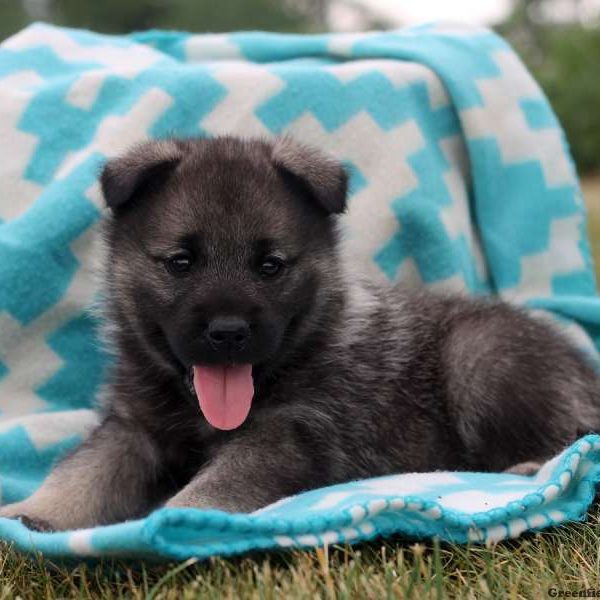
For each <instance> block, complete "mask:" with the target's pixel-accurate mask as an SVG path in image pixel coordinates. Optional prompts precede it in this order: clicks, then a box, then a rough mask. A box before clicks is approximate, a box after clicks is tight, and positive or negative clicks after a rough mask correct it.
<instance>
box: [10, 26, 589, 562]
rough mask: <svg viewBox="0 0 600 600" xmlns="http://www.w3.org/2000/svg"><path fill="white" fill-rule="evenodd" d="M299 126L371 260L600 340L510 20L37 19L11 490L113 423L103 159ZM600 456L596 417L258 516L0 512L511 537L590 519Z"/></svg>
mask: <svg viewBox="0 0 600 600" xmlns="http://www.w3.org/2000/svg"><path fill="white" fill-rule="evenodd" d="M282 132H289V133H291V134H293V135H295V136H296V137H298V138H299V139H300V140H301V141H304V142H307V143H309V144H315V145H317V146H319V147H321V148H323V149H325V150H328V151H330V152H332V153H333V154H335V155H337V156H338V157H339V158H340V159H342V160H343V161H344V162H345V163H346V164H347V166H348V169H349V170H350V172H351V175H352V177H351V196H350V200H349V204H350V210H349V214H348V215H347V217H346V218H345V222H344V230H345V233H346V235H345V244H346V256H347V260H349V261H350V262H351V266H352V268H353V269H355V270H361V271H367V272H369V273H370V274H371V275H372V276H373V277H380V278H382V279H384V280H389V281H393V280H397V279H402V280H403V281H405V282H406V284H407V285H415V286H416V285H428V286H433V287H447V288H453V289H461V290H464V291H465V292H468V293H492V294H498V295H500V296H502V297H504V298H506V299H507V300H510V301H513V302H519V303H524V304H526V305H528V306H530V307H531V308H532V309H533V310H536V311H538V312H539V314H540V315H543V316H544V318H549V319H553V320H554V321H556V323H557V324H559V325H557V326H561V327H563V328H564V330H565V331H566V332H567V333H568V334H570V335H573V337H574V339H576V340H577V343H578V344H580V345H581V346H582V347H584V348H586V350H587V351H589V352H590V354H591V355H593V356H595V355H596V352H597V346H598V343H600V338H599V335H600V301H599V300H598V298H597V297H596V286H595V281H594V276H593V270H592V264H591V259H590V253H589V248H588V242H587V239H586V229H585V214H584V207H583V203H582V198H581V195H580V191H579V188H578V184H577V179H576V176H575V173H574V169H573V165H572V162H571V159H570V156H569V152H568V149H567V146H566V143H565V139H564V136H563V134H562V131H561V129H560V126H559V124H558V123H557V121H556V118H555V116H554V114H553V112H552V110H551V109H550V107H549V106H548V103H547V101H546V99H545V98H544V96H543V94H542V92H541V91H540V89H539V88H538V86H537V85H536V84H535V82H534V81H533V80H532V79H531V77H530V75H529V74H528V73H527V71H526V70H525V68H524V67H523V65H522V64H521V63H520V61H519V59H518V58H517V57H516V56H515V54H514V53H513V52H512V51H511V49H510V48H509V47H508V46H507V45H506V44H505V43H504V42H503V41H502V40H501V39H499V38H498V37H496V36H495V35H494V34H492V33H491V32H489V31H485V30H478V29H469V28H463V27H457V26H445V25H427V26H423V27H418V28H411V29H404V30H401V31H394V32H389V33H365V34H352V35H323V36H291V35H277V34H267V33H236V34H229V35H190V34H185V33H174V32H160V31H150V32H146V33H139V34H133V35H129V36H119V37H113V36H105V35H98V34H94V33H90V32H85V31H74V30H68V29H61V28H55V27H50V26H46V25H41V24H38V25H33V26H31V27H29V28H27V29H25V30H24V31H22V32H21V33H19V34H17V35H15V36H13V37H12V38H10V39H8V40H6V41H4V42H3V43H2V44H1V45H0V151H1V153H2V160H1V161H0V503H9V502H13V501H16V500H20V499H22V498H24V497H26V496H28V495H29V494H30V493H32V491H33V490H34V489H35V488H36V487H37V486H38V485H39V484H40V482H41V481H42V479H43V478H44V476H45V475H46V474H47V473H48V472H49V470H50V469H51V466H52V464H53V462H54V461H56V460H57V458H58V457H60V456H61V455H62V454H64V453H65V452H67V451H68V450H69V449H71V448H73V447H75V446H76V445H77V444H78V443H79V442H80V441H81V439H82V437H83V436H85V434H86V432H87V431H89V429H90V427H93V426H94V424H95V422H96V416H95V413H94V411H93V406H94V400H95V396H96V394H97V391H98V388H99V386H100V384H101V383H102V380H103V374H104V372H105V367H106V364H107V358H106V356H105V355H104V353H103V352H102V350H101V347H100V345H99V344H98V341H97V334H96V326H97V323H96V322H95V320H94V317H93V313H91V312H89V311H88V310H87V309H88V307H89V306H90V305H91V304H93V302H94V299H95V295H96V292H97V287H96V284H95V282H94V278H93V270H94V266H93V262H94V260H93V259H94V245H93V239H94V232H95V225H96V224H97V222H98V220H99V219H100V217H101V214H102V210H103V209H102V202H101V198H100V194H99V188H98V184H97V181H96V177H97V174H98V169H99V167H100V165H101V164H102V162H103V161H104V160H105V159H106V157H109V156H113V155H115V154H118V153H119V152H121V151H123V150H124V149H125V148H126V147H127V146H129V145H130V144H132V143H133V142H137V141H140V140H142V139H145V138H161V137H165V136H169V135H183V136H188V135H203V136H214V135H219V134H222V133H235V134H239V135H261V136H267V137H268V136H273V135H277V134H279V133H282ZM473 351H474V352H476V351H477V349H476V348H474V349H473ZM599 469H600V437H596V436H588V437H586V438H584V439H582V440H579V441H578V442H577V443H575V444H574V445H573V446H572V447H570V448H568V449H565V450H564V452H563V453H562V454H561V455H560V456H558V457H556V458H555V459H554V460H552V461H550V462H549V463H548V464H547V465H545V467H544V468H543V469H542V470H541V472H540V473H539V474H538V475H537V476H536V477H519V476H513V475H506V474H477V473H432V474H399V475H396V476H392V477H385V478H379V479H373V480H367V481H359V482H352V483H348V484H345V485H339V486H334V487H331V488H327V489H321V490H314V491H310V492H308V493H305V494H302V495H299V496H297V497H293V498H288V499H285V500H283V501H281V502H278V503H277V504H275V505H273V506H271V507H267V508H265V509H263V510H261V511H258V512H257V513H255V514H252V515H227V514H224V513H220V512H216V511H199V510H193V509H187V510H183V509H161V510H158V511H156V512H155V513H153V514H152V515H150V516H149V517H147V518H146V519H143V520H139V521H133V522H128V523H122V524H116V525H113V526H110V527H102V528H96V529H91V530H81V531H75V532H64V533H46V534H42V533H36V532H31V531H28V530H27V529H26V528H25V527H24V526H23V525H22V524H21V523H19V522H16V521H9V520H6V519H0V538H2V539H4V540H8V541H11V542H14V543H15V544H16V546H17V547H18V548H21V549H23V550H41V551H43V552H44V553H46V554H47V555H49V556H55V557H77V556H108V555H111V556H122V557H146V558H155V559H160V558H178V559H181V558H187V557H191V556H196V557H201V558H203V557H208V556H211V555H215V554H235V553H239V552H243V551H248V550H252V549H265V548H281V547H286V548H288V547H306V546H314V545H318V544H328V543H337V542H346V541H348V542H356V541H359V540H364V539H369V538H372V537H375V536H379V535H388V534H392V533H402V534H406V535H409V536H411V537H417V538H427V537H431V536H438V537H440V538H442V539H447V540H453V541H457V542H468V541H476V542H493V541H497V540H500V539H503V538H506V537H514V536H517V535H519V534H520V533H522V532H523V531H526V530H529V529H540V528H544V527H547V526H549V525H553V524H557V523H562V522H564V521H567V520H573V519H581V518H582V517H583V516H584V514H585V511H586V509H587V508H588V507H589V505H590V503H591V501H592V498H593V494H594V485H595V482H596V481H597V480H598V478H599ZM65 502H68V498H65Z"/></svg>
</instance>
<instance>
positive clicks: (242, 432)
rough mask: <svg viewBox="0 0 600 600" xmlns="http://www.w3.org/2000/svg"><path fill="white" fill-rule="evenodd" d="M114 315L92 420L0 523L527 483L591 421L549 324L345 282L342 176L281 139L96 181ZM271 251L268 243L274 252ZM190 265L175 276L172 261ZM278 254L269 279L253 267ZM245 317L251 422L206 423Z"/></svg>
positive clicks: (113, 165)
mask: <svg viewBox="0 0 600 600" xmlns="http://www.w3.org/2000/svg"><path fill="white" fill-rule="evenodd" d="M102 184H103V189H104V193H105V195H106V201H107V204H108V205H109V206H111V207H112V208H113V211H114V214H113V216H112V217H111V218H110V219H108V220H107V222H106V232H105V237H106V242H107V246H108V257H107V268H106V277H105V279H106V299H105V303H106V308H105V310H106V318H107V320H108V321H109V323H110V328H109V331H110V335H111V338H112V344H113V345H114V350H115V352H116V355H117V361H116V365H115V368H114V371H113V373H112V376H111V379H110V382H109V385H108V389H107V394H106V398H107V399H106V402H105V406H104V407H103V423H102V424H101V425H100V426H99V428H98V429H97V430H96V431H95V432H94V433H93V434H92V436H91V437H90V438H89V439H88V440H87V441H86V442H85V443H84V444H83V446H82V447H81V448H79V449H78V450H76V451H75V452H74V453H73V454H72V455H71V456H69V457H67V458H66V459H65V460H64V461H63V462H61V463H60V464H59V465H58V466H57V468H56V469H55V471H54V472H53V473H52V474H51V475H50V477H49V478H48V479H47V481H46V482H45V483H44V484H43V486H42V487H41V488H40V490H38V491H37V492H36V493H35V494H34V495H33V496H32V497H31V498H29V499H27V500H25V501H24V502H21V503H18V504H15V505H12V506H8V507H5V508H3V509H2V510H1V511H0V515H2V516H12V517H16V516H23V517H25V518H26V519H27V520H26V522H27V523H29V524H31V525H32V526H34V527H37V528H51V529H67V528H73V527H86V526H93V525H97V524H101V523H112V522H116V521H120V520H124V519H128V518H135V517H139V516H141V515H144V514H146V513H147V512H148V511H150V510H151V509H153V508H155V507H158V506H160V505H162V504H164V503H166V504H167V505H169V506H197V507H203V508H207V507H210V508H220V509H223V510H227V511H252V510H255V509H258V508H260V507H262V506H264V505H266V504H269V503H271V502H274V501H276V500H278V499H280V498H281V497H283V496H286V495H289V494H295V493H298V492H301V491H302V490H306V489H310V488H314V487H318V486H324V485H328V484H333V483H338V482H344V481H348V480H352V479H359V478H364V477H372V476H378V475H385V474H390V473H401V472H419V471H420V472H424V471H433V470H440V469H444V470H446V469H447V470H478V471H504V470H510V469H514V470H515V472H519V473H531V472H532V471H534V470H535V465H536V463H538V464H539V463H540V462H543V461H544V460H545V459H547V458H549V457H550V456H552V455H554V454H555V453H557V452H558V451H560V450H561V449H562V448H564V447H565V446H566V445H567V444H569V443H571V442H572V441H574V440H575V439H576V438H577V437H578V436H580V435H582V434H585V433H587V432H590V431H598V430H599V429H600V427H599V426H600V386H599V381H598V376H597V374H596V371H595V369H594V368H593V367H592V366H591V365H590V364H589V363H588V361H587V359H586V358H585V356H584V355H583V354H581V353H580V352H579V351H578V350H577V349H576V348H575V347H573V346H572V345H571V343H570V342H569V341H567V339H566V338H565V337H563V336H562V335H561V334H560V333H559V332H558V331H556V330H555V329H554V328H553V327H551V326H549V325H548V324H546V323H544V322H543V321H542V320H540V319H537V318H534V317H532V316H531V315H529V314H526V313H525V312H524V311H522V310H520V309H517V308H514V307H511V306H508V305H506V304H503V303H501V302H498V301H495V300H491V299H467V298H464V297H461V296H444V295H436V294H433V293H431V292H427V291H408V290H403V289H402V288H401V287H398V286H396V287H383V286H378V285H375V284H372V283H368V282H361V281H357V280H356V277H354V276H353V275H352V274H345V273H344V272H343V270H342V267H341V260H340V258H339V256H338V246H337V240H336V234H335V215H334V213H338V212H340V211H341V210H343V208H344V205H345V193H346V176H345V174H344V172H343V170H342V168H341V166H340V165H339V164H337V163H336V162H335V161H333V160H332V159H330V158H327V157H324V156H322V155H321V154H320V153H319V152H317V151H315V150H311V149H308V148H306V147H301V146H298V145H296V144H295V143H294V142H293V141H291V140H289V139H285V140H283V141H281V140H280V141H276V142H275V143H274V144H271V143H268V142H261V141H240V140H237V139H235V138H222V139H217V140H212V141H206V140H196V141H193V140H189V141H182V140H171V141H168V142H160V143H157V142H150V143H147V144H145V145H142V146H139V147H137V148H135V149H134V150H132V151H131V152H130V153H129V154H128V155H127V156H125V157H123V158H120V159H116V160H113V161H111V162H110V163H109V164H108V166H107V167H106V169H105V171H104V174H103V176H102ZM269 240H270V241H269ZM182 245H185V246H186V247H188V248H189V249H190V250H191V252H192V254H193V255H194V258H195V263H194V267H193V270H192V271H191V272H190V273H189V274H188V275H186V276H185V277H174V276H173V275H171V274H169V273H167V271H166V269H165V267H164V264H163V259H164V258H165V257H166V256H168V255H169V253H172V252H174V251H176V250H177V248H179V247H180V246H182ZM266 252H268V253H272V254H275V253H277V254H278V255H281V256H284V257H285V260H286V261H287V264H286V267H285V268H284V271H283V272H282V274H281V275H280V276H279V277H277V278H275V279H273V280H268V281H266V280H263V279H261V278H260V277H258V276H257V273H256V270H255V269H254V266H253V265H254V264H255V262H256V260H257V256H255V255H257V254H260V253H263V254H264V253H266ZM222 313H226V314H227V315H231V314H234V315H236V316H242V317H243V318H245V319H248V321H249V322H250V321H251V322H252V326H253V329H252V331H253V334H252V338H251V339H250V342H249V343H248V345H247V346H245V347H244V348H243V349H240V350H239V356H238V355H236V356H235V357H234V360H236V361H238V362H246V363H251V364H252V365H253V366H254V367H253V378H254V382H255V390H256V391H255V398H254V402H253V406H252V410H251V412H250V416H249V418H248V420H247V421H246V422H245V423H244V424H243V425H242V426H241V427H240V428H238V429H236V430H233V431H218V430H215V429H213V428H212V427H211V426H210V425H208V423H207V422H206V421H205V420H204V417H203V416H202V414H201V412H200V410H199V408H198V402H197V399H196V398H195V397H194V396H193V393H192V392H190V390H189V386H188V385H187V382H186V374H187V370H188V369H189V366H190V365H191V364H198V363H206V364H210V363H218V362H222V361H223V360H225V359H224V358H223V356H221V355H219V354H218V353H216V351H214V349H211V348H210V347H208V346H207V345H206V343H205V342H204V337H203V331H204V330H205V328H206V327H207V321H208V320H209V319H210V318H212V317H213V316H214V315H219V314H222Z"/></svg>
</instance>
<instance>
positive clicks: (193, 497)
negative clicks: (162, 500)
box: [165, 490, 243, 513]
mask: <svg viewBox="0 0 600 600" xmlns="http://www.w3.org/2000/svg"><path fill="white" fill-rule="evenodd" d="M165 507H166V508H200V509H202V510H211V509H214V510H222V511H225V512H229V513H235V512H243V508H242V507H239V506H238V505H237V503H236V502H234V501H232V500H231V499H229V498H228V499H225V498H211V497H209V496H206V495H202V494H195V493H193V492H192V493H191V492H189V491H188V490H183V491H181V492H179V493H178V494H175V496H173V497H172V498H171V499H170V500H169V501H168V502H167V503H166V504H165Z"/></svg>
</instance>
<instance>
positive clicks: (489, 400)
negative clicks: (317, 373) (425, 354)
mask: <svg viewBox="0 0 600 600" xmlns="http://www.w3.org/2000/svg"><path fill="white" fill-rule="evenodd" d="M443 366H444V369H445V373H444V379H445V381H446V382H447V394H448V408H449V411H450V416H451V418H452V420H453V422H454V424H455V426H456V429H457V432H458V434H459V436H460V438H461V439H462V442H463V444H464V448H465V450H466V453H467V455H468V456H469V465H468V466H469V468H473V469H477V470H486V471H504V470H506V469H510V470H511V472H513V473H516V472H520V473H524V472H526V473H529V474H530V473H531V472H532V471H534V470H535V469H534V468H533V467H532V465H531V464H529V465H528V466H526V465H523V464H521V463H532V462H533V463H536V462H537V463H543V462H544V459H546V458H547V457H551V456H554V455H555V454H557V453H558V452H559V451H561V450H562V449H563V448H565V446H567V445H568V444H570V443H572V442H573V441H575V439H577V437H578V435H579V432H580V431H581V430H582V429H584V430H588V428H589V430H591V429H592V428H593V427H594V425H595V423H597V420H596V414H597V410H598V407H599V406H600V398H599V396H600V380H599V379H598V376H597V374H596V373H595V371H594V370H593V369H592V368H591V367H590V366H589V365H588V364H587V363H586V361H585V359H584V358H583V356H581V355H580V354H579V353H578V352H577V351H576V350H575V349H573V348H572V347H571V345H570V343H569V342H568V341H567V340H566V339H564V338H563V337H562V336H561V335H559V334H558V333H557V332H556V331H555V330H554V329H552V328H551V327H550V326H549V325H547V324H546V323H543V322H541V321H539V320H537V319H534V318H532V317H529V316H528V315H526V314H525V313H523V312H521V311H517V310H514V309H512V308H510V307H508V306H504V305H496V306H485V305H484V306H483V307H481V308H478V309H473V308H470V307H468V306H466V307H465V308H464V309H463V310H461V311H456V313H455V315H454V318H453V322H452V326H451V328H450V331H449V335H448V337H447V339H446V342H445V348H444V362H443ZM517 467H518V468H517Z"/></svg>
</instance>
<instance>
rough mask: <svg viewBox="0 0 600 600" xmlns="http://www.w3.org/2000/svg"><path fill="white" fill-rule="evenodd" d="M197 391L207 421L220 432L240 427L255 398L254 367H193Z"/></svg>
mask: <svg viewBox="0 0 600 600" xmlns="http://www.w3.org/2000/svg"><path fill="white" fill-rule="evenodd" d="M194 389H195V390H196V396H198V400H199V402H200V409H201V410H202V414H204V416H205V417H206V420H207V421H208V422H209V423H210V424H211V425H212V426H213V427H216V428H217V429H235V428H236V427H239V426H240V425H241V424H242V423H243V422H244V421H245V420H246V417H247V416H248V413H249V412H250V405H251V404H252V397H253V396H254V382H253V381H252V365H240V366H228V367H200V366H195V367H194Z"/></svg>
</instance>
